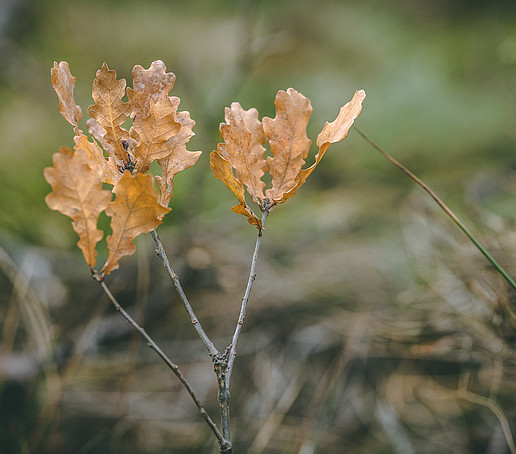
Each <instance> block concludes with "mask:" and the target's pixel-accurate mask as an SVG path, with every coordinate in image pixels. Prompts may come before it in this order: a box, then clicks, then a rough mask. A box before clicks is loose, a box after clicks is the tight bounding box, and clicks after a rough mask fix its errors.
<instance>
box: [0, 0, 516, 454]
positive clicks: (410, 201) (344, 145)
mask: <svg viewBox="0 0 516 454" xmlns="http://www.w3.org/2000/svg"><path fill="white" fill-rule="evenodd" d="M157 59H161V60H163V61H164V62H165V64H166V66H167V69H168V71H172V72H174V73H175V74H176V76H177V81H176V84H175V87H174V89H173V91H172V93H171V94H172V95H175V96H179V97H180V98H181V110H189V111H190V112H191V116H192V118H193V119H194V120H195V121H196V122H197V125H196V127H195V128H194V131H195V133H196V136H195V137H194V138H193V139H192V140H191V142H190V144H189V150H192V151H195V150H203V152H204V153H203V155H202V156H201V158H200V160H199V162H198V164H197V165H196V166H195V167H194V168H192V169H189V170H187V171H185V172H183V173H181V174H179V175H178V176H177V177H176V178H175V182H176V184H175V195H174V198H173V200H172V212H171V213H170V214H169V215H168V216H167V217H166V219H165V222H164V224H163V225H162V226H160V228H159V231H160V235H161V238H162V240H163V242H164V244H165V247H166V249H167V251H168V253H169V256H170V257H171V261H172V264H173V266H174V269H175V271H176V272H177V273H178V274H179V275H180V277H181V279H182V283H183V285H184V287H185V289H186V291H187V294H188V295H189V297H190V301H191V302H192V305H193V306H194V308H195V310H196V311H197V315H198V316H199V318H200V319H201V321H202V323H203V326H204V328H205V330H206V331H207V332H208V334H209V335H210V336H211V337H212V339H213V340H214V342H215V344H216V345H217V347H218V348H219V349H220V350H223V349H224V348H225V346H227V345H228V344H229V343H230V339H231V335H232V332H233V330H234V326H235V322H236V318H237V313H238V309H239V305H240V299H241V297H242V294H243V291H244V288H245V283H246V280H247V274H248V269H249V265H250V259H251V254H252V251H253V248H254V241H255V235H256V231H255V230H254V228H253V227H251V226H249V225H248V224H247V223H246V222H245V220H244V219H243V218H242V217H240V216H237V215H235V214H233V213H232V212H231V211H230V208H231V206H232V205H233V203H234V200H233V196H232V194H231V193H230V192H229V191H228V190H227V188H226V187H225V186H224V185H223V184H222V183H221V182H220V181H218V180H216V179H215V178H213V176H212V175H211V171H210V169H209V162H208V161H209V152H210V151H211V150H212V149H214V148H215V146H216V143H217V142H219V141H220V138H219V137H220V136H219V135H218V124H219V123H220V122H221V121H223V109H224V107H225V106H228V105H229V104H230V103H231V102H233V101H239V102H240V103H241V104H242V105H243V107H244V108H246V109H248V108H250V107H256V108H258V110H259V112H260V115H261V116H271V117H274V115H275V113H274V97H275V93H276V91H277V90H279V89H286V88H288V87H294V88H296V89H297V90H298V91H300V92H301V93H303V94H304V95H305V96H307V97H308V98H310V99H311V101H312V106H313V115H312V117H311V121H310V125H309V137H310V138H311V139H312V140H313V141H314V142H315V138H316V136H317V134H318V132H319V131H320V130H321V128H322V126H323V125H324V122H325V121H332V120H333V119H334V118H335V117H336V115H337V113H338V111H339V108H340V107H341V106H342V105H343V104H345V103H346V102H347V101H348V100H349V99H351V97H352V95H353V93H354V91H355V89H358V88H363V89H365V90H366V92H367V99H366V101H365V104H364V109H363V112H362V114H361V116H360V117H359V119H358V120H357V125H358V127H359V128H360V129H361V130H363V131H364V132H365V133H366V134H368V135H369V136H370V137H371V138H372V139H373V140H375V141H376V142H377V143H378V144H379V145H381V146H382V147H383V148H384V149H385V150H386V151H388V152H389V153H391V154H393V155H394V156H395V157H396V158H398V159H399V160H401V161H402V162H403V163H404V164H406V165H407V166H408V167H409V168H410V169H412V170H413V171H414V172H415V173H416V174H418V175H419V176H420V177H422V178H423V180H425V182H426V183H428V184H429V185H430V186H431V187H432V188H433V189H434V190H436V192H437V193H438V194H439V195H440V196H441V197H442V198H443V199H444V200H445V201H446V202H447V203H448V204H449V205H450V207H451V208H452V209H453V210H454V211H455V212H456V213H457V214H458V215H459V217H461V218H462V219H463V220H464V221H465V223H466V224H467V225H468V226H469V227H470V228H471V230H472V231H473V232H474V233H475V235H477V237H478V238H479V239H480V240H481V241H482V242H483V243H484V245H485V246H486V247H487V249H488V250H489V251H490V252H491V253H492V254H493V255H494V256H495V257H496V258H497V259H498V260H499V261H500V262H501V263H502V265H503V266H504V267H505V268H506V270H507V271H508V272H509V274H511V275H512V276H513V277H514V276H516V229H515V227H516V226H515V221H516V210H514V207H515V206H516V202H515V195H516V175H515V173H516V153H515V148H516V127H515V123H516V102H515V101H516V77H515V76H516V3H515V2H513V1H511V0H506V1H488V0H475V1H471V0H470V1H466V0H434V1H424V0H395V1H390V2H385V1H381V0H366V1H362V2H352V1H350V0H348V1H326V2H322V1H310V0H295V1H293V0H292V1H272V0H263V1H243V0H242V1H220V0H219V1H215V0H212V1H210V0H204V1H197V0H195V1H189V2H179V1H163V0H162V1H159V0H148V1H146V2H140V1H133V0H126V1H110V2H106V1H99V0H90V1H88V2H86V1H71V0H66V1H65V0H52V1H50V0H39V1H35V0H32V1H31V0H1V1H0V137H1V140H0V158H1V162H2V165H1V166H0V194H1V195H0V452H1V453H2V454H4V453H6V454H12V453H27V454H29V453H30V454H36V453H49V454H54V453H55V454H61V453H78V454H104V453H110V454H117V453H122V452H123V453H127V454H131V453H135V454H136V453H151V454H154V453H156V454H157V453H216V452H218V451H217V445H216V442H215V440H214V438H213V436H212V434H211V432H209V430H208V429H207V427H206V425H205V424H204V422H203V421H202V419H201V417H200V416H199V414H198V412H197V411H196V408H195V407H194V405H193V403H192V402H191V400H190V399H189V397H188V395H187V394H186V392H185V390H184V389H183V388H182V387H181V386H180V384H179V382H178V381H177V379H176V378H175V377H174V376H173V375H172V374H171V373H170V371H169V370H168V369H166V367H164V366H163V365H162V363H161V362H160V360H159V358H157V356H156V355H154V354H153V352H152V351H150V350H149V349H148V348H147V346H146V345H145V344H144V343H142V342H141V340H140V338H139V337H138V335H136V333H134V332H133V331H132V329H131V327H130V326H129V325H128V324H127V322H125V320H124V319H123V318H122V317H120V316H119V314H117V313H116V312H115V311H114V309H113V307H112V306H111V304H110V302H109V301H108V300H107V298H106V297H105V296H104V295H103V293H102V291H101V289H100V288H99V286H98V284H97V283H96V282H94V281H93V280H92V279H91V278H90V276H89V271H88V269H87V266H86V265H85V263H84V261H83V259H82V257H81V256H80V252H79V250H78V248H77V247H76V246H75V243H76V241H77V238H76V235H75V233H74V232H73V230H72V228H71V225H70V221H69V219H68V218H66V217H64V216H62V215H61V214H59V213H57V212H53V211H51V210H50V209H48V207H47V206H46V205H45V203H44V197H45V195H46V194H47V193H48V192H49V191H50V187H49V186H48V184H47V183H46V182H45V180H44V178H43V168H44V167H46V166H49V165H51V162H52V161H51V159H52V158H51V157H52V154H53V153H55V152H56V151H57V150H58V149H59V147H60V146H63V145H66V146H72V145H73V141H72V136H73V133H72V128H71V127H70V125H68V124H67V123H66V122H65V121H64V120H63V119H62V118H61V116H60V115H59V113H58V110H57V105H58V101H57V97H56V95H55V93H54V91H53V89H52V87H51V85H50V68H51V66H52V64H53V62H54V61H61V60H66V61H68V62H69V63H70V68H71V72H72V74H73V75H74V76H76V77H77V83H76V88H75V99H76V102H77V103H78V104H79V105H80V106H81V107H82V109H83V113H86V108H87V107H88V106H89V105H90V104H92V99H91V84H92V81H93V78H94V77H95V71H96V70H97V69H99V68H100V66H101V65H102V62H103V61H106V62H108V64H109V66H110V68H111V69H116V70H117V74H118V76H119V77H124V78H126V80H127V82H128V85H129V86H131V85H132V82H131V70H132V67H133V66H134V65H135V64H140V65H142V66H144V67H145V68H148V67H149V65H150V63H151V62H152V61H153V60H157ZM83 121H84V120H83ZM82 126H83V128H85V126H84V123H83V125H82ZM315 152H316V150H315V146H313V147H312V157H311V158H309V161H308V162H311V161H310V159H313V155H314V154H315ZM103 254H104V256H105V253H104V251H102V250H101V251H100V255H101V257H102V256H103ZM100 262H101V263H102V260H100ZM107 283H108V285H109V286H110V288H111V290H112V291H113V293H114V294H115V295H116V297H117V298H118V299H119V301H120V303H121V304H122V305H123V306H124V307H125V308H126V309H127V310H128V311H129V312H130V313H131V314H134V317H135V318H136V319H137V320H139V321H140V322H141V323H142V324H143V325H144V326H145V327H146V329H147V331H148V332H149V333H150V334H151V335H152V336H153V338H154V339H155V340H156V341H157V342H158V343H159V344H160V345H161V346H162V348H163V349H164V350H165V351H166V352H167V353H168V354H169V355H170V357H171V358H172V359H173V360H174V361H175V362H177V363H178V364H179V365H180V367H181V368H182V370H183V371H184V374H185V375H186V376H187V378H188V379H189V380H190V381H191V383H192V385H193V386H194V388H195V389H196V390H197V391H198V395H199V398H200V399H201V401H202V402H203V403H204V404H205V406H206V408H207V409H208V410H209V412H210V413H211V414H212V415H213V418H214V419H218V416H217V404H216V388H217V387H216V380H215V376H214V374H213V372H212V367H211V361H210V359H209V358H208V357H207V355H206V352H205V351H204V347H203V346H202V345H201V343H200V342H199V341H198V339H197V338H196V335H195V333H194V331H193V330H192V328H191V326H190V323H189V322H188V320H187V318H186V315H185V311H184V309H183V308H182V306H181V304H180V302H179V300H178V297H177V296H176V294H175V292H174V290H173V287H172V286H171V284H170V282H169V280H168V277H167V276H166V274H165V271H164V269H163V266H162V265H161V264H160V262H159V260H158V258H157V257H156V256H155V254H154V253H153V243H152V240H151V238H150V237H142V238H139V239H138V240H137V253H136V254H135V255H134V256H133V257H130V258H125V259H123V260H122V264H121V268H120V270H118V271H116V272H114V273H113V274H112V275H111V276H110V277H109V278H108V279H107ZM515 296H516V295H515V293H514V291H511V290H510V289H509V288H508V286H507V284H505V282H504V281H503V280H502V279H501V278H500V277H499V276H498V275H497V274H496V273H494V271H493V270H492V269H491V267H490V266H489V264H488V262H487V261H486V260H485V259H484V258H483V257H482V256H481V255H480V254H479V253H478V251H477V250H476V249H474V247H473V246H472V245H471V243H470V242H469V241H468V240H467V239H466V238H465V237H464V236H463V235H462V234H461V233H460V232H459V231H458V230H457V229H456V228H455V226H454V225H453V224H452V223H451V221H450V220H449V219H447V218H446V217H445V216H444V214H443V213H442V212H441V211H440V210H439V209H438V208H437V207H436V206H435V204H434V203H433V202H432V201H431V200H430V199H429V197H428V196H427V195H426V194H425V193H424V192H423V191H422V190H421V189H420V188H418V187H416V186H415V185H414V183H413V182H412V181H410V180H409V179H408V178H407V177H406V176H404V175H403V174H402V173H401V172H400V171H399V170H398V169H396V168H394V167H393V166H392V165H391V164H389V163H388V162H387V161H386V160H385V159H384V158H382V157H381V156H380V155H379V154H378V153H376V151H374V150H373V149H372V148H371V147H370V146H368V145H367V144H366V143H365V142H364V141H363V140H362V139H361V138H360V137H359V136H358V134H357V133H356V132H354V131H351V132H350V134H349V137H348V138H347V139H346V140H345V141H343V142H341V143H339V144H336V145H333V146H332V148H330V151H329V152H328V153H327V154H326V156H325V158H324V160H323V161H322V163H321V164H320V165H319V167H318V170H317V171H316V172H314V174H313V175H312V176H311V177H310V179H309V180H308V182H307V183H306V184H305V185H304V186H303V188H302V189H301V190H300V191H299V192H298V194H297V196H296V197H295V198H293V199H289V200H288V202H287V203H285V204H284V205H281V206H279V207H277V208H276V209H274V211H273V212H272V213H271V215H270V216H269V219H268V222H267V228H266V231H265V234H264V237H263V247H262V251H261V255H260V257H259V264H258V278H257V280H256V282H255V286H254V288H253V292H252V294H251V301H250V305H249V309H248V312H247V315H248V316H247V318H246V323H245V326H244V331H243V335H242V337H241V341H240V344H239V356H238V359H237V361H236V365H235V373H234V376H233V381H232V408H231V412H232V434H233V439H234V446H235V450H234V452H248V453H254V454H256V453H300V454H309V453H347V452H353V453H373V454H376V453H378V454H379V453H382V454H386V453H403V454H405V453H435V452H440V453H507V452H511V453H515V452H516V447H515V445H514V442H513V435H511V433H514V431H515V430H516V419H515V418H516V399H515V397H514V396H515V391H516V356H515V354H514V346H515V342H516V330H515V328H516V316H515V315H514V304H515V303H516V300H515Z"/></svg>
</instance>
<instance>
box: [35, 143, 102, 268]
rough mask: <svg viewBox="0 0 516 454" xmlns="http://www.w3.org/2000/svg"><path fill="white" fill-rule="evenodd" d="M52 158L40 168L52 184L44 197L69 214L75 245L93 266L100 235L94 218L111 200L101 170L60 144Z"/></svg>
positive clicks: (96, 163)
mask: <svg viewBox="0 0 516 454" xmlns="http://www.w3.org/2000/svg"><path fill="white" fill-rule="evenodd" d="M83 137H84V136H83ZM53 162H54V166H53V167H47V168H46V169H45V171H44V175H45V179H46V180H47V182H48V183H49V184H50V185H51V186H52V192H51V193H50V194H48V195H47V197H46V199H45V201H46V203H47V205H48V206H49V207H50V208H51V209H53V210H58V211H60V212H61V213H63V214H65V215H66V216H69V217H70V218H72V220H73V222H72V226H73V229H74V230H75V231H76V232H77V234H78V235H79V241H78V243H77V245H78V246H79V248H80V249H81V251H82V254H83V256H84V259H85V260H86V263H87V264H88V265H89V266H90V267H94V266H95V258H96V255H97V252H96V250H95V247H96V245H97V243H98V242H99V241H100V240H101V239H102V237H103V232H102V231H101V230H99V229H98V228H97V221H98V218H99V215H100V213H101V212H102V211H103V210H104V209H105V208H106V207H107V206H108V203H109V201H110V200H111V192H110V191H106V190H103V189H102V179H103V176H104V171H103V169H102V167H101V166H100V165H99V164H98V162H97V161H94V160H91V159H90V158H89V157H88V154H87V152H86V151H85V150H82V149H79V150H77V151H76V152H75V153H74V152H73V151H72V150H70V149H69V148H66V147H63V148H61V149H60V150H59V153H55V154H54V156H53Z"/></svg>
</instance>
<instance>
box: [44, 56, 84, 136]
mask: <svg viewBox="0 0 516 454" xmlns="http://www.w3.org/2000/svg"><path fill="white" fill-rule="evenodd" d="M50 75H51V82H52V86H53V87H54V90H55V91H56V93H57V96H58V98H59V112H61V115H62V116H63V117H64V119H65V120H66V121H67V122H68V123H70V124H71V125H72V126H74V130H75V134H76V135H78V134H79V133H80V130H79V126H78V124H79V120H80V119H81V118H82V111H81V108H80V107H79V106H77V105H76V104H75V100H74V97H73V89H74V87H75V80H76V78H75V77H73V76H72V74H71V73H70V66H69V65H68V63H67V62H65V61H62V62H60V63H59V64H57V62H54V67H53V68H52V69H51V70H50Z"/></svg>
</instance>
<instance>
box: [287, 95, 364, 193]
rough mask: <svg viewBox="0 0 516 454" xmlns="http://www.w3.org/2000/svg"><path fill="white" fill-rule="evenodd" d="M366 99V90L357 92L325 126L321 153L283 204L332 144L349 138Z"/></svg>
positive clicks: (318, 142)
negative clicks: (349, 132)
mask: <svg viewBox="0 0 516 454" xmlns="http://www.w3.org/2000/svg"><path fill="white" fill-rule="evenodd" d="M365 97H366V93H365V91H364V90H357V91H355V94H354V95H353V98H352V99H351V101H349V102H348V103H347V104H346V105H344V106H343V107H341V109H340V112H339V115H338V116H337V118H336V119H335V120H334V121H332V122H331V123H328V122H326V123H325V124H324V127H323V129H322V131H321V132H320V133H319V135H318V136H317V146H318V147H319V152H318V153H317V155H316V156H315V162H314V163H313V164H312V165H311V166H310V167H308V168H307V169H301V171H300V172H299V174H298V176H297V177H296V185H295V186H294V187H293V188H292V189H291V190H290V191H288V192H286V193H285V194H284V195H283V197H282V199H281V202H284V201H285V200H286V199H288V198H289V197H292V196H294V195H295V194H296V191H297V190H298V189H299V187H300V186H301V185H302V184H303V183H304V182H305V181H306V179H307V178H308V177H309V175H310V174H311V173H312V171H313V170H314V169H315V167H316V166H317V164H319V162H320V161H321V159H322V157H323V156H324V153H326V150H327V149H328V148H329V146H330V145H331V144H332V143H336V142H340V141H341V140H343V139H345V138H346V137H347V135H348V131H349V128H351V126H352V125H353V122H354V121H355V119H356V118H357V117H358V116H359V115H360V112H361V111H362V103H363V102H364V100H365Z"/></svg>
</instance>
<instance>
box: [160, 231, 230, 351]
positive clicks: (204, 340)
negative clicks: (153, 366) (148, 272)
mask: <svg viewBox="0 0 516 454" xmlns="http://www.w3.org/2000/svg"><path fill="white" fill-rule="evenodd" d="M151 235H152V239H153V240H154V242H155V243H156V246H157V247H156V254H157V255H158V257H159V258H160V259H161V261H162V262H163V265H164V267H165V269H166V270H167V273H168V275H169V277H170V279H171V280H172V283H173V284H174V287H175V288H176V290H177V293H178V294H179V297H180V298H181V301H182V302H183V305H184V306H185V309H186V312H188V315H189V317H190V320H191V322H192V325H193V327H194V329H195V331H197V334H198V335H199V337H200V338H201V341H202V343H203V344H204V346H205V347H206V349H207V350H208V352H209V354H210V356H211V357H212V359H213V358H215V357H217V356H219V355H220V353H219V351H218V350H217V348H216V347H215V345H214V344H213V342H212V341H211V340H210V338H209V337H208V335H207V334H206V332H205V331H204V329H203V328H202V326H201V322H199V319H198V318H197V316H196V315H195V312H194V310H193V308H192V306H191V304H190V302H189V301H188V298H187V297H186V294H185V292H184V290H183V287H182V286H181V282H180V281H179V276H178V275H177V274H176V273H175V272H174V270H173V269H172V266H171V265H170V261H169V259H168V256H167V253H166V252H165V249H164V248H163V244H162V243H161V240H160V238H159V235H158V231H157V230H153V231H152V232H151Z"/></svg>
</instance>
